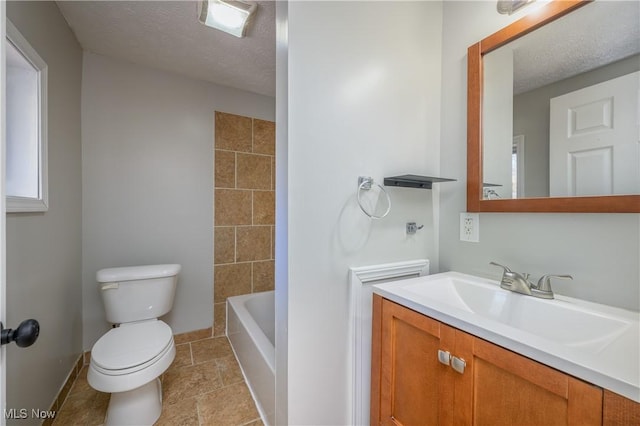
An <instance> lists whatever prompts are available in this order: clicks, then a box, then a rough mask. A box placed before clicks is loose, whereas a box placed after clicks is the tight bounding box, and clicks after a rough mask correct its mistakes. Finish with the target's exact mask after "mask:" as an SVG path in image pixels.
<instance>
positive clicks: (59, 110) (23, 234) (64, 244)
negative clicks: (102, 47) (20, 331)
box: [5, 2, 82, 424]
mask: <svg viewBox="0 0 640 426" xmlns="http://www.w3.org/2000/svg"><path fill="white" fill-rule="evenodd" d="M6 7H7V17H8V18H9V19H10V20H11V21H12V22H13V24H14V25H15V26H16V28H18V30H19V31H20V32H21V33H22V35H23V36H24V37H25V38H26V39H27V40H28V41H29V43H30V44H31V46H32V47H33V48H34V49H35V50H36V51H37V52H38V54H39V55H40V56H41V57H42V59H43V60H44V61H45V62H46V63H47V65H48V75H49V81H48V90H49V92H48V102H49V104H48V114H49V115H48V130H49V133H48V150H49V164H48V165H49V211H47V212H46V213H31V214H27V213H20V214H8V215H7V222H6V223H7V300H6V305H7V323H6V324H5V326H8V327H10V328H16V327H17V326H18V325H19V324H20V322H21V321H23V320H25V319H27V318H35V319H37V320H38V321H39V322H40V326H41V330H40V337H39V338H38V341H37V342H36V343H35V344H34V345H33V346H31V347H29V348H25V349H20V348H18V347H17V346H16V345H15V344H12V345H10V346H8V347H7V358H6V360H7V364H6V367H7V369H6V371H7V408H26V409H29V410H30V409H31V408H37V409H42V410H48V409H49V408H50V407H51V404H52V402H53V401H54V398H55V397H56V396H57V394H58V391H59V390H60V388H61V387H62V385H63V384H64V381H65V379H66V377H67V375H68V374H69V371H70V370H71V368H72V367H73V366H74V364H75V362H76V361H77V359H78V356H79V355H80V352H81V349H82V286H81V278H80V268H81V234H80V232H81V222H82V200H81V193H82V190H81V183H80V181H81V166H80V159H81V144H80V86H81V78H82V50H81V48H80V45H79V44H78V42H77V41H76V39H75V37H74V36H73V33H72V32H71V30H70V29H69V27H68V26H67V24H66V22H65V20H64V18H63V17H62V15H61V14H60V11H59V10H58V7H57V6H56V3H55V2H7V6H6ZM33 422H34V420H33V419H27V420H25V421H24V423H25V424H33Z"/></svg>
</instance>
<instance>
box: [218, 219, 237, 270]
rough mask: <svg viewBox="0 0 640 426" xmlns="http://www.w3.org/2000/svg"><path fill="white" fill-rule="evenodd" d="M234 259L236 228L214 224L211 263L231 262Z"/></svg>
mask: <svg viewBox="0 0 640 426" xmlns="http://www.w3.org/2000/svg"><path fill="white" fill-rule="evenodd" d="M235 261H236V228H235V227H233V226H216V227H214V229H213V263H214V264H215V265H218V264H221V263H233V262H235Z"/></svg>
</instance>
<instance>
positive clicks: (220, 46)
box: [57, 0, 276, 96]
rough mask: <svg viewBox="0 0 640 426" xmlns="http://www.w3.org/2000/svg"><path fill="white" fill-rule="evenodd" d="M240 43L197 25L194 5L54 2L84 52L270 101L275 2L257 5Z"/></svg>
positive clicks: (146, 0) (272, 87)
mask: <svg viewBox="0 0 640 426" xmlns="http://www.w3.org/2000/svg"><path fill="white" fill-rule="evenodd" d="M257 3H258V9H257V13H256V16H255V18H254V19H253V22H251V26H250V27H249V29H248V31H247V36H246V37H245V38H236V37H234V36H232V35H229V34H226V33H223V32H221V31H218V30H215V29H213V28H209V27H206V26H204V25H202V24H201V23H199V22H198V19H197V3H196V2H194V1H149V0H144V1H141V0H139V1H58V2H57V4H58V6H59V8H60V11H61V12H62V14H63V15H64V17H65V19H66V20H67V22H68V23H69V26H70V27H71V29H72V30H73V32H74V33H75V35H76V38H77V39H78V42H79V43H80V45H81V46H82V48H83V49H84V50H87V51H90V52H94V53H97V54H100V55H105V56H110V57H113V58H120V59H124V60H127V61H130V62H133V63H137V64H142V65H147V66H151V67H154V68H159V69H162V70H166V71H172V72H175V73H179V74H182V75H185V76H188V77H191V78H195V79H200V80H205V81H210V82H212V83H216V84H220V85H223V86H230V87H235V88H238V89H243V90H248V91H250V92H254V93H259V94H262V95H267V96H275V81H276V65H275V63H276V61H275V58H276V45H275V2H272V1H259V2H257Z"/></svg>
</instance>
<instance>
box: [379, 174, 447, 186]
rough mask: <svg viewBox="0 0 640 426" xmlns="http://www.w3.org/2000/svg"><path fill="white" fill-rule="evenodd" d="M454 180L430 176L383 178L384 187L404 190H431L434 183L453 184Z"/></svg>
mask: <svg viewBox="0 0 640 426" xmlns="http://www.w3.org/2000/svg"><path fill="white" fill-rule="evenodd" d="M454 181H456V179H446V178H438V177H431V176H419V175H402V176H393V177H386V178H384V184H385V186H401V187H405V188H419V189H431V188H432V186H433V184H434V183H439V182H454Z"/></svg>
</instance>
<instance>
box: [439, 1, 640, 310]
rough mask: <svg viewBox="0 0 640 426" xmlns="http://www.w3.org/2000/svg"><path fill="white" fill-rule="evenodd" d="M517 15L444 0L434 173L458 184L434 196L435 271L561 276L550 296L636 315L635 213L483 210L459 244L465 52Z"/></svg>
mask: <svg viewBox="0 0 640 426" xmlns="http://www.w3.org/2000/svg"><path fill="white" fill-rule="evenodd" d="M587 7H588V6H587ZM525 10H526V9H525ZM521 16H522V13H521V12H519V13H517V14H515V15H513V16H511V17H506V16H502V15H498V13H497V12H496V10H495V2H493V1H468V2H463V1H452V2H445V3H444V20H443V22H444V23H443V26H444V31H443V58H442V75H443V76H446V78H444V79H443V81H442V141H443V143H442V147H441V154H442V158H441V169H442V174H446V175H453V176H458V177H460V178H462V180H461V181H459V182H457V183H455V184H452V185H451V186H448V187H447V190H451V191H450V192H448V193H447V194H443V196H442V197H441V209H440V217H441V221H440V270H441V271H447V270H455V271H460V272H467V273H472V274H477V275H483V276H489V277H492V278H496V279H499V277H500V275H501V272H502V271H501V270H499V268H495V267H492V266H489V265H488V263H489V262H490V261H491V260H495V261H497V262H499V263H503V264H506V265H508V266H510V267H512V269H514V270H516V271H521V272H529V273H531V274H533V275H534V277H535V278H537V277H538V276H540V275H542V274H545V273H568V274H572V275H573V277H574V280H573V281H561V282H558V283H557V284H556V285H555V286H554V290H555V291H556V292H557V293H560V294H564V295H568V296H574V297H580V298H583V299H588V300H592V301H597V302H600V303H606V304H611V305H615V306H620V307H623V308H628V309H635V310H638V309H640V266H639V264H640V215H638V214H549V213H547V214H545V213H538V214H533V213H531V214H526V213H515V214H500V213H484V214H481V215H480V242H479V243H464V242H460V241H459V240H458V239H459V229H458V226H459V221H458V214H459V212H461V211H465V210H466V199H465V197H466V192H465V186H464V179H465V176H466V126H465V123H466V101H467V100H466V87H467V85H466V66H467V62H466V61H467V58H466V52H467V47H468V46H470V45H471V44H473V43H475V42H477V41H478V40H480V39H482V38H484V37H486V36H488V35H490V34H492V33H493V32H495V31H497V30H498V29H500V28H502V27H503V26H505V25H507V24H508V23H510V22H511V21H513V20H515V19H518V18H520V17H521Z"/></svg>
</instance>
